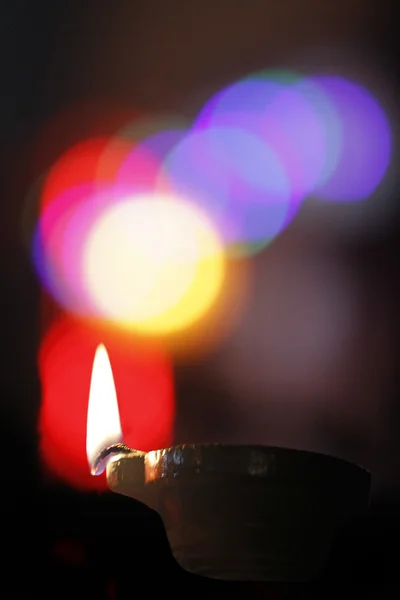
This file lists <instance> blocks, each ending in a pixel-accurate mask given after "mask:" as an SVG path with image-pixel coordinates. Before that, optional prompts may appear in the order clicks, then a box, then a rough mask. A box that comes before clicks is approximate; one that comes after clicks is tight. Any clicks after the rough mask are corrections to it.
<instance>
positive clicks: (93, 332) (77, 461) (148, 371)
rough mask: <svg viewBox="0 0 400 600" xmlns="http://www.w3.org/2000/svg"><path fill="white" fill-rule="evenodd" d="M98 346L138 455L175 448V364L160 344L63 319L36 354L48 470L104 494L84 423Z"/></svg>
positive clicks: (43, 448)
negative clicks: (92, 463)
mask: <svg viewBox="0 0 400 600" xmlns="http://www.w3.org/2000/svg"><path fill="white" fill-rule="evenodd" d="M99 343H104V344H105V345H106V347H107V351H108V354H109V357H110V361H111V365H112V370H113V375H114V381H115V387H116V391H117V397H118V404H119V409H120V419H121V425H122V430H123V436H124V441H125V442H126V443H127V444H128V445H130V446H132V447H134V448H137V449H140V450H145V451H148V450H151V449H156V448H163V447H166V446H168V445H170V444H171V443H172V440H173V425H174V414H175V402H174V389H173V375H172V366H171V363H170V360H169V357H168V355H167V354H166V353H165V351H164V350H163V349H162V348H161V347H159V346H155V345H154V344H152V345H148V344H146V345H143V342H142V343H139V342H138V341H137V340H133V339H132V338H131V339H128V338H121V337H117V336H115V335H114V334H112V333H110V332H108V333H107V332H106V331H105V330H104V331H99V330H97V329H90V328H88V327H87V325H86V324H84V323H80V322H79V321H75V320H73V319H71V318H68V317H64V318H61V319H59V320H58V321H56V322H55V323H54V324H53V325H52V327H51V328H50V329H49V330H48V331H47V333H46V335H45V337H44V339H43V341H42V344H41V348H40V353H39V371H40V378H41V384H42V404H41V412H40V435H41V442H40V448H41V455H42V458H43V461H44V464H45V465H46V467H47V469H48V470H49V471H50V472H51V473H53V474H54V475H55V476H56V477H58V478H59V479H61V480H63V481H64V482H65V483H67V484H69V485H72V486H74V487H77V488H79V489H88V490H90V489H99V490H105V489H106V488H107V484H106V481H105V477H104V476H100V477H92V476H91V475H90V470H89V467H88V462H87V457H86V423H87V411H88V399H89V388H90V378H91V372H92V366H93V358H94V355H95V351H96V348H97V346H98V344H99Z"/></svg>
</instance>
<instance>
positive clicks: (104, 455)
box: [86, 344, 142, 475]
mask: <svg viewBox="0 0 400 600" xmlns="http://www.w3.org/2000/svg"><path fill="white" fill-rule="evenodd" d="M134 452H135V451H134V450H132V448H129V447H128V446H127V445H126V444H124V443H123V439H122V428H121V421H120V418H119V409H118V400H117V393H116V390H115V384H114V377H113V372H112V369H111V363H110V359H109V357H108V353H107V350H106V348H105V346H104V344H99V346H98V347H97V349H96V353H95V356H94V361H93V369H92V378H91V381H90V391H89V404H88V416H87V429H86V455H87V459H88V462H89V466H90V471H91V473H92V475H101V473H103V471H104V470H105V469H106V467H107V464H108V463H109V462H112V461H115V460H118V458H119V457H120V456H122V455H124V454H132V453H134ZM138 454H142V453H140V452H138Z"/></svg>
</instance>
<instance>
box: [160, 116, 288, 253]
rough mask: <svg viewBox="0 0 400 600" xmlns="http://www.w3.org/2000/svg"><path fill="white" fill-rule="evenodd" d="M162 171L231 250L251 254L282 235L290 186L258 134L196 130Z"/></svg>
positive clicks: (231, 129) (225, 129) (168, 158)
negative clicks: (196, 205) (203, 212)
mask: <svg viewBox="0 0 400 600" xmlns="http://www.w3.org/2000/svg"><path fill="white" fill-rule="evenodd" d="M163 167H164V169H165V170H166V171H167V173H168V175H169V179H170V182H171V186H172V187H173V189H174V190H175V191H176V192H177V193H181V194H184V195H187V196H188V197H190V198H191V199H193V201H194V202H196V203H197V204H198V205H199V206H201V208H202V209H203V210H205V211H206V212H207V213H208V214H209V215H210V217H211V218H212V220H213V221H214V223H216V225H217V227H218V230H219V232H220V234H221V236H222V238H223V240H224V242H225V245H226V246H227V248H228V251H229V250H231V251H232V249H234V251H235V252H236V253H238V251H239V249H240V252H241V253H244V254H246V253H250V249H251V248H253V247H256V246H257V248H258V249H260V248H261V247H263V246H265V245H267V243H268V242H270V241H271V240H272V239H273V238H274V237H275V236H276V235H278V234H279V233H280V231H281V229H282V226H283V225H284V223H285V220H286V216H287V213H288V210H289V204H290V196H291V190H290V181H289V179H288V177H287V176H286V173H285V171H284V168H283V167H282V164H281V163H280V161H279V158H278V156H277V155H276V153H275V152H274V150H273V149H272V148H270V147H269V146H268V145H267V144H266V143H264V141H263V139H262V138H261V137H260V136H259V135H257V133H255V132H249V131H246V130H244V129H240V128H238V127H212V126H210V127H208V128H204V129H199V130H196V129H194V130H192V131H191V132H190V133H188V134H187V135H186V136H185V137H184V138H183V139H182V141H181V142H179V143H178V144H177V145H176V146H175V147H174V148H173V149H172V150H171V152H169V153H168V154H167V156H166V159H165V161H164V163H163Z"/></svg>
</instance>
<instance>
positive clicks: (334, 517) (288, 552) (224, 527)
mask: <svg viewBox="0 0 400 600" xmlns="http://www.w3.org/2000/svg"><path fill="white" fill-rule="evenodd" d="M87 456H88V461H89V464H90V466H91V470H92V474H93V475H96V474H100V473H101V472H103V471H104V470H105V469H106V473H107V483H108V486H109V488H110V489H111V490H112V491H114V492H117V493H119V494H123V495H125V496H129V497H131V498H134V499H136V500H139V501H140V502H143V503H144V504H146V505H147V506H148V507H150V508H151V509H153V510H155V511H157V512H158V513H159V514H160V516H161V518H162V521H163V523H164V526H165V529H166V533H167V536H168V540H169V543H170V546H171V550H172V552H173V555H174V556H175V559H176V560H177V562H178V563H179V564H180V565H181V567H182V568H183V569H185V570H187V571H189V572H192V573H195V574H197V575H202V576H205V577H211V578H216V579H224V580H235V581H271V582H272V581H275V582H301V581H303V582H304V581H311V580H313V579H315V578H317V577H318V575H319V574H320V573H321V572H322V571H323V569H324V566H325V564H326V561H327V559H328V556H329V553H330V550H331V547H332V544H333V541H334V537H335V532H336V529H337V527H338V526H339V525H342V524H343V522H344V521H346V519H350V518H352V517H355V516H358V515H360V514H361V513H363V512H364V511H365V510H366V509H367V507H368V502H369V490H370V475H369V473H368V472H367V471H366V470H364V469H363V468H361V467H359V466H356V465H353V464H351V463H349V462H347V461H344V460H342V459H338V458H335V457H332V456H327V455H323V454H319V453H315V452H306V451H300V450H294V449H288V448H278V447H269V446H260V445H227V444H183V445H177V446H173V447H171V448H163V449H159V450H154V451H151V452H147V453H146V452H139V451H137V450H134V449H132V448H130V447H128V446H126V445H125V444H124V443H123V439H122V432H121V425H120V420H119V412H118V402H117V396H116V392H115V387H114V382H113V376H112V370H111V366H110V363H109V360H108V355H107V351H106V349H105V347H104V346H103V345H100V346H99V347H98V349H97V351H96V355H95V359H94V364H93V372H92V380H91V386H90V394H89V408H88V424H87Z"/></svg>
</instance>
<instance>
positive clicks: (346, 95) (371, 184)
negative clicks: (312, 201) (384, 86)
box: [313, 76, 392, 202]
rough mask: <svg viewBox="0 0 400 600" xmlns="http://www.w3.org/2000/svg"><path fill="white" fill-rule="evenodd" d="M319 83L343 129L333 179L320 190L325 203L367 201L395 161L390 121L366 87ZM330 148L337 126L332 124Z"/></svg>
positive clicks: (333, 80) (326, 79) (323, 79)
mask: <svg viewBox="0 0 400 600" xmlns="http://www.w3.org/2000/svg"><path fill="white" fill-rule="evenodd" d="M313 82H315V83H316V84H317V85H318V86H319V87H320V88H321V89H322V90H323V91H324V92H325V93H326V94H328V95H329V97H330V98H331V100H332V103H333V105H334V106H335V110H336V111H337V114H338V116H339V120H340V127H341V129H342V132H343V134H342V136H341V145H340V154H339V157H338V163H337V165H336V168H335V169H334V170H333V171H332V174H331V176H330V177H327V178H326V179H325V181H323V182H321V184H320V185H318V186H317V188H316V191H315V194H316V196H317V197H318V198H320V199H323V200H331V201H338V202H343V201H344V202H349V201H357V200H365V199H366V198H368V197H369V196H370V195H371V194H372V193H373V192H374V190H375V189H376V187H377V186H378V185H379V184H380V183H381V181H382V179H383V177H384V175H385V173H386V170H387V168H388V165H389V162H390V157H391V150H392V148H391V146H392V140H391V137H392V136H391V130H390V124H389V121H388V118H387V116H386V114H385V112H384V110H383V108H382V107H381V106H380V105H379V103H378V101H377V100H376V99H375V98H374V97H373V95H372V94H371V93H370V92H369V91H368V90H367V89H365V88H364V87H362V86H361V85H359V84H356V83H354V82H352V81H349V80H347V79H344V78H342V77H336V76H319V77H315V78H313ZM328 127H329V139H328V142H329V144H330V146H332V145H333V140H332V137H333V136H335V123H332V122H330V123H328Z"/></svg>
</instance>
